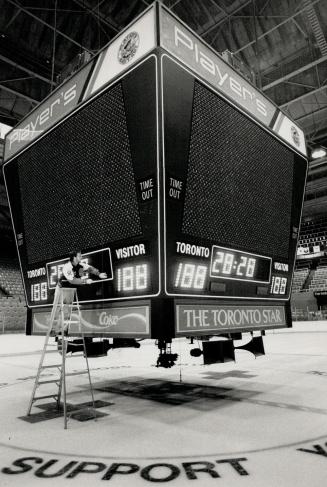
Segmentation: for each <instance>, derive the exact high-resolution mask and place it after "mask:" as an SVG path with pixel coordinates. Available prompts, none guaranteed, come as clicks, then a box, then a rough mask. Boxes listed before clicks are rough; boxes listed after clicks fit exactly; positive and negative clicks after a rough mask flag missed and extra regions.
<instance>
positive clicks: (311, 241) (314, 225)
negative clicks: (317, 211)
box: [298, 216, 327, 248]
mask: <svg viewBox="0 0 327 487" xmlns="http://www.w3.org/2000/svg"><path fill="white" fill-rule="evenodd" d="M314 245H319V246H320V247H322V248H326V247H327V216H324V217H320V218H317V219H315V220H308V221H303V222H302V223H301V230H300V236H299V242H298V246H299V247H304V248H306V247H307V248H310V247H313V246H314Z"/></svg>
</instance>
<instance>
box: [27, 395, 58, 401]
mask: <svg viewBox="0 0 327 487" xmlns="http://www.w3.org/2000/svg"><path fill="white" fill-rule="evenodd" d="M50 397H53V398H54V397H58V394H49V395H47V396H37V397H34V398H33V401H40V400H41V399H49V398H50Z"/></svg>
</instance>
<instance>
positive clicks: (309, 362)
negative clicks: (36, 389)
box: [0, 322, 327, 487]
mask: <svg viewBox="0 0 327 487" xmlns="http://www.w3.org/2000/svg"><path fill="white" fill-rule="evenodd" d="M43 342H44V338H43V337H26V336H24V335H2V336H0V367H1V369H0V370H1V376H0V486H1V487H4V486H11V485H15V486H16V485H17V486H19V485H24V486H26V487H27V486H37V485H46V486H56V487H57V486H60V485H70V486H74V485H78V486H86V485H88V486H90V485H92V486H93V485H104V484H105V483H106V482H108V483H109V485H113V486H115V485H116V486H131V485H133V486H138V485H140V486H141V485H142V486H144V485H151V484H153V483H160V484H169V485H171V486H175V485H176V486H188V485H200V486H201V487H202V486H216V485H217V486H221V487H225V486H233V487H237V486H238V485H240V486H244V487H247V486H255V487H263V486H264V487H272V486H274V487H275V486H278V487H283V486H295V485H296V486H297V487H304V486H305V487H307V486H310V487H318V486H319V487H321V486H322V485H325V484H326V481H327V322H312V323H310V322H306V323H300V322H299V323H295V324H294V327H293V329H292V330H282V331H278V332H277V331H276V332H270V333H268V334H267V335H266V337H265V338H264V343H265V348H266V356H264V357H258V358H257V359H255V358H254V357H253V355H251V354H250V353H248V352H246V351H237V352H236V363H234V362H229V363H225V364H219V365H218V364H217V365H208V366H203V365H202V358H201V357H200V358H193V357H191V356H190V354H189V351H190V349H191V348H193V347H194V346H196V345H193V346H191V345H190V344H189V342H188V341H187V340H182V339H179V340H174V341H173V347H172V349H173V352H174V353H177V354H178V355H179V358H178V361H177V365H176V366H175V367H173V368H171V369H162V368H157V367H155V364H156V360H157V355H158V353H157V348H156V347H155V346H154V342H153V341H150V340H149V341H148V340H145V341H142V342H141V348H140V349H131V348H126V349H116V350H111V351H109V353H108V356H107V357H102V358H96V359H90V360H89V363H90V368H91V376H92V382H93V387H94V392H95V400H96V411H97V415H98V417H97V420H96V421H94V419H89V420H85V419H86V418H87V414H86V415H85V416H84V417H83V415H81V416H79V417H76V418H71V419H70V420H69V423H68V429H67V430H64V429H63V417H62V415H61V414H58V413H57V411H55V409H54V408H53V404H52V403H51V402H50V403H49V400H45V401H44V406H42V403H41V402H39V403H36V404H37V405H35V406H34V407H33V409H32V415H31V416H30V417H29V418H27V417H26V411H27V407H28V402H29V399H30V395H31V392H32V387H33V377H34V376H35V374H36V370H37V366H38V361H39V358H40V350H41V348H42V346H43ZM58 358H59V355H57V354H55V353H54V354H52V355H51V357H50V359H49V360H50V361H49V363H51V361H53V363H58ZM67 364H68V369H69V371H72V372H78V371H79V370H82V369H84V360H83V358H77V357H76V358H71V359H70V358H68V359H67ZM55 374H56V372H55V369H49V371H48V372H47V374H46V375H47V378H49V379H51V378H54V377H56V375H55ZM86 377H87V376H83V375H81V376H78V375H77V376H73V377H70V378H68V379H67V389H68V392H69V394H68V398H67V401H68V403H69V407H70V408H73V407H74V406H77V407H81V406H82V407H84V405H85V404H86V405H87V403H88V402H89V401H90V394H89V390H88V387H87V380H86ZM47 387H48V389H46V388H47ZM47 392H49V393H51V392H55V389H54V384H49V385H47V386H43V390H42V394H46V393H47ZM83 419H84V421H83Z"/></svg>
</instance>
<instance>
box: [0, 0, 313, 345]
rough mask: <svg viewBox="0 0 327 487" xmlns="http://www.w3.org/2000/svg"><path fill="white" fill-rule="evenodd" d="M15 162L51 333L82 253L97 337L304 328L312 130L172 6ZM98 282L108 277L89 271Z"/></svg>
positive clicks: (129, 37) (10, 186)
mask: <svg viewBox="0 0 327 487" xmlns="http://www.w3.org/2000/svg"><path fill="white" fill-rule="evenodd" d="M5 157H6V162H5V164H4V167H3V171H4V177H5V183H6V188H7V193H8V199H9V204H10V210H11V216H12V223H13V227H14V232H15V236H16V242H17V249H18V253H19V259H20V264H21V271H22V276H23V282H24V287H25V293H26V300H27V304H28V306H29V308H30V310H31V312H30V319H29V323H28V326H27V333H42V332H44V330H45V329H46V322H47V319H48V318H47V317H48V316H49V310H50V306H51V303H52V301H53V296H54V289H55V287H56V284H57V282H58V279H59V278H60V277H61V275H62V268H63V266H64V264H65V263H66V262H67V261H68V254H69V252H71V251H73V250H75V251H79V250H80V251H81V252H82V256H83V261H84V262H85V263H87V264H89V265H91V266H93V267H96V268H97V269H99V270H100V272H106V274H107V278H106V279H104V280H100V279H97V278H93V282H92V284H89V285H85V286H79V289H78V295H79V300H80V302H81V305H82V316H83V323H84V326H85V329H86V331H88V332H90V333H91V334H100V335H108V336H131V337H135V336H148V337H154V338H160V337H166V338H167V337H168V338H169V337H173V336H176V335H197V334H199V335H201V334H208V333H211V334H220V333H225V332H226V331H227V332H228V331H244V330H253V329H260V330H262V329H266V328H274V327H283V326H290V325H291V321H290V306H289V299H290V292H291V281H292V274H293V268H294V262H295V252H296V245H297V238H298V231H299V225H300V218H301V211H302V204H303V195H304V187H305V179H306V172H307V160H306V149H305V141H304V136H303V132H302V131H301V129H300V128H299V127H297V126H296V124H294V122H292V121H291V120H290V119H289V118H288V117H286V115H284V114H283V113H282V112H280V111H279V110H278V108H277V107H275V106H274V105H273V104H272V103H271V101H270V100H268V99H267V98H265V96H264V95H263V94H262V93H261V92H259V91H258V90H257V89H256V88H255V87H254V86H252V85H250V83H248V82H247V81H246V80H244V79H243V78H242V77H241V75H239V74H238V73H236V72H235V71H234V70H233V68H231V67H230V66H229V65H228V64H226V63H225V62H224V61H223V60H222V59H221V58H220V57H219V56H218V55H217V54H216V53H215V52H214V51H212V50H211V49H210V48H209V47H208V46H207V45H205V44H204V43H203V41H202V40H201V39H199V38H198V37H197V36H196V35H195V34H194V33H192V31H191V30H190V29H188V28H187V27H186V26H185V25H184V24H182V23H181V22H180V21H179V20H178V19H177V18H176V17H175V16H173V15H172V14H171V13H170V12H168V11H167V10H166V9H165V8H164V7H163V6H162V5H161V4H155V5H154V6H152V7H150V8H149V9H147V10H146V11H145V13H144V14H142V16H140V17H139V18H138V19H136V21H135V22H134V23H133V24H131V25H130V26H128V27H127V28H126V29H125V31H124V32H123V33H121V34H120V35H119V36H118V37H117V38H115V39H114V41H112V42H111V43H110V44H109V46H108V47H106V48H105V49H104V50H103V51H102V52H101V53H100V54H99V55H98V56H97V57H96V58H94V59H93V60H92V61H91V62H90V63H89V64H87V65H86V66H85V67H84V68H82V69H81V70H80V71H79V72H78V73H76V74H75V75H74V76H73V77H72V78H70V79H69V80H68V81H67V82H66V83H64V85H62V86H61V87H59V88H58V89H57V90H56V91H55V92H53V93H52V94H51V95H50V96H49V97H48V98H47V99H46V100H45V101H44V102H42V104H41V105H40V106H39V107H37V108H36V109H35V110H34V111H33V112H32V113H31V114H30V115H28V117H27V118H26V119H25V120H24V121H23V122H21V124H20V125H19V126H18V127H16V128H15V129H14V130H13V131H12V132H10V133H9V134H8V136H7V139H6V148H5ZM89 277H90V278H92V275H90V276H89Z"/></svg>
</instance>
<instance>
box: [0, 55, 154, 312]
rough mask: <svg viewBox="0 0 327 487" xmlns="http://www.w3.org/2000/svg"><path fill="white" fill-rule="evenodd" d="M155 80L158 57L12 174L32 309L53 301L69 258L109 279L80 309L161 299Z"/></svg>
mask: <svg viewBox="0 0 327 487" xmlns="http://www.w3.org/2000/svg"><path fill="white" fill-rule="evenodd" d="M155 76H156V74H155V60H154V58H151V59H148V61H147V62H145V63H144V65H142V66H141V67H140V68H139V69H138V70H136V71H134V72H133V73H131V74H130V75H129V76H126V77H125V78H124V79H123V80H122V81H121V82H118V83H115V84H114V85H113V86H112V87H110V88H109V89H108V90H107V91H105V92H104V93H103V94H101V95H100V96H99V97H98V98H96V99H95V100H94V101H92V102H91V103H89V104H86V105H85V106H83V107H82V109H81V110H78V111H77V112H75V113H73V114H72V116H71V117H69V118H68V119H67V120H65V121H64V122H63V123H62V124H60V125H59V126H57V127H55V128H54V129H53V130H52V131H50V132H49V133H48V134H46V135H45V137H43V138H42V139H41V140H39V141H37V142H36V143H35V144H34V145H32V146H30V147H28V148H27V150H26V151H25V152H23V153H21V154H19V155H18V156H17V157H16V158H15V159H14V160H12V161H11V162H10V163H9V164H8V165H6V166H5V168H4V174H5V178H6V185H7V189H8V194H9V199H10V206H11V210H12V216H13V221H14V226H15V231H16V236H17V244H18V251H19V255H20V261H21V264H22V268H23V278H24V283H25V290H26V295H27V303H28V305H29V306H30V307H38V306H44V305H49V304H51V303H52V300H53V294H54V289H55V287H56V285H57V282H58V280H59V279H60V277H61V275H62V268H63V266H64V264H65V263H66V262H68V254H69V252H71V251H72V250H76V251H79V250H80V251H81V252H82V257H83V261H82V262H85V263H87V264H89V265H91V266H92V267H95V268H96V269H98V270H100V272H105V273H106V274H107V279H104V280H102V279H101V280H100V279H98V278H97V277H95V276H93V275H92V274H90V275H89V276H87V277H89V278H91V279H93V282H92V284H89V285H86V286H79V299H80V301H81V302H100V301H101V302H102V301H110V300H119V299H126V298H131V297H145V296H152V295H155V294H157V293H158V289H159V270H158V268H159V263H158V224H159V223H158V200H157V197H156V191H157V172H158V171H157V140H156V134H157V131H156V125H155V122H156V108H157V106H156V82H155ZM136 88H139V90H141V88H142V89H143V88H146V89H147V103H146V105H144V104H143V100H141V99H139V100H137V99H135V98H134V90H135V89H136ZM128 101H129V102H128ZM140 119H142V120H143V121H144V125H143V127H140V125H139V120H140ZM153 121H154V124H153ZM140 133H142V140H144V141H145V142H146V144H145V147H143V146H141V144H140ZM84 277H86V276H84Z"/></svg>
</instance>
